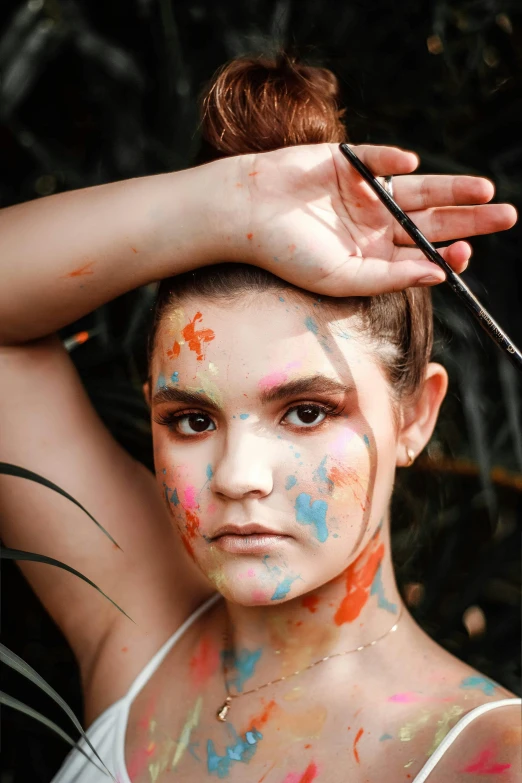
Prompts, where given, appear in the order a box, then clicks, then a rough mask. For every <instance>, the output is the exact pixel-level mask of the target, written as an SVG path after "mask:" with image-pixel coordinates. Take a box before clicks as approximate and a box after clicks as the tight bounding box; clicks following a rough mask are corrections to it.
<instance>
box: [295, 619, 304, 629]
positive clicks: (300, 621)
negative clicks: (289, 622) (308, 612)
mask: <svg viewBox="0 0 522 783" xmlns="http://www.w3.org/2000/svg"><path fill="white" fill-rule="evenodd" d="M302 624H303V621H302V620H299V622H298V623H296V627H297V628H298V627H299V626H300V625H302Z"/></svg>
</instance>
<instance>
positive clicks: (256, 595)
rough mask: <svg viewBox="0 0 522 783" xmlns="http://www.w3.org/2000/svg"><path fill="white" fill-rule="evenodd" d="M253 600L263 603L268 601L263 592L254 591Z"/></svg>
mask: <svg viewBox="0 0 522 783" xmlns="http://www.w3.org/2000/svg"><path fill="white" fill-rule="evenodd" d="M252 600H253V601H259V603H263V602H264V601H266V600H267V594H266V593H265V592H264V591H263V590H252Z"/></svg>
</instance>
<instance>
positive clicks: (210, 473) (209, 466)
mask: <svg viewBox="0 0 522 783" xmlns="http://www.w3.org/2000/svg"><path fill="white" fill-rule="evenodd" d="M213 475H214V471H213V470H212V466H211V465H210V464H208V465H207V479H208V480H209V481H210V479H211V478H212V476H213Z"/></svg>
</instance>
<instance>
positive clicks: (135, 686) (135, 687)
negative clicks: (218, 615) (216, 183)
mask: <svg viewBox="0 0 522 783" xmlns="http://www.w3.org/2000/svg"><path fill="white" fill-rule="evenodd" d="M221 597H222V596H221V593H215V594H214V595H212V596H211V597H210V598H208V599H207V600H206V601H205V603H203V604H201V606H198V608H197V609H196V611H195V612H192V614H191V615H190V617H188V618H187V619H186V620H185V622H184V623H183V624H182V625H180V627H179V628H178V629H177V631H175V632H174V633H173V634H172V636H171V637H170V638H169V639H167V641H166V642H165V644H164V645H163V646H162V647H160V649H159V650H158V652H157V653H155V654H154V655H153V656H152V658H151V659H150V661H149V662H148V663H147V664H146V665H145V666H144V668H143V669H142V670H141V672H140V673H139V674H138V676H137V677H136V679H135V680H134V682H133V683H132V685H131V686H130V688H129V690H128V691H127V693H126V694H125V696H124V697H123V699H122V701H123V702H126V704H127V706H129V705H130V704H131V702H132V701H134V699H135V698H136V696H137V695H138V693H139V692H140V691H141V689H142V688H143V686H144V685H145V683H146V682H147V681H148V680H149V679H150V678H151V677H152V675H153V674H154V672H155V671H156V669H157V668H158V667H159V666H160V664H161V662H162V661H163V659H164V658H165V656H166V655H167V653H168V652H169V651H170V650H171V649H172V648H173V647H174V645H175V644H176V642H178V641H179V640H180V639H181V637H182V636H183V634H184V633H185V631H187V630H188V629H189V628H190V626H191V625H192V624H193V623H195V622H196V620H198V619H199V618H200V617H201V615H202V614H204V613H205V612H206V611H207V609H210V607H211V606H213V605H214V604H215V603H216V601H217V600H218V599H219V598H221Z"/></svg>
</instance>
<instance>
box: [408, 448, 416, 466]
mask: <svg viewBox="0 0 522 783" xmlns="http://www.w3.org/2000/svg"><path fill="white" fill-rule="evenodd" d="M406 454H407V455H408V462H407V463H406V467H407V468H409V467H410V465H413V463H414V461H415V452H414V451H413V449H406Z"/></svg>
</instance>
